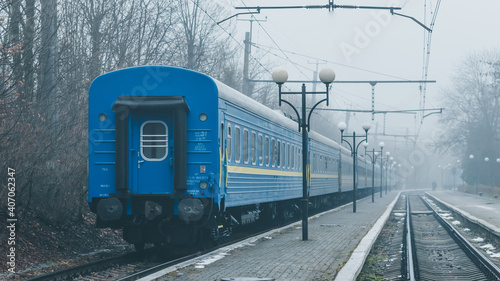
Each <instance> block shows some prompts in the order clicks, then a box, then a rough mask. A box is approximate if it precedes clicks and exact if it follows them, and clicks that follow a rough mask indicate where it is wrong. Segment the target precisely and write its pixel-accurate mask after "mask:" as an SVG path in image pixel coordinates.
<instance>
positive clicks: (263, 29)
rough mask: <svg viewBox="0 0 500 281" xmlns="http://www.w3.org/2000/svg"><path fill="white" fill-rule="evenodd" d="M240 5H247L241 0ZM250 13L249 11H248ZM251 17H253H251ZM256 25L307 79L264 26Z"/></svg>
mask: <svg viewBox="0 0 500 281" xmlns="http://www.w3.org/2000/svg"><path fill="white" fill-rule="evenodd" d="M241 3H243V5H244V6H245V7H247V5H246V4H245V2H244V1H243V0H241ZM248 11H249V12H250V10H248ZM252 16H253V15H252ZM257 24H258V25H259V26H260V28H261V29H262V31H264V33H265V34H266V35H267V37H269V39H271V41H272V42H273V44H274V45H276V47H277V48H278V49H279V50H280V51H281V53H282V54H283V55H284V56H285V57H286V58H287V60H288V61H290V62H291V63H292V65H293V66H294V67H295V68H296V69H297V70H298V71H299V72H300V73H301V74H302V75H304V77H307V75H306V74H305V73H304V72H303V71H302V70H301V69H300V68H299V67H298V66H297V64H296V63H295V62H293V61H292V60H291V59H290V58H289V57H288V55H287V54H286V53H285V52H284V51H283V49H281V47H280V46H279V45H278V43H277V42H276V41H275V40H274V38H273V37H272V36H271V35H270V34H269V32H267V30H266V29H265V28H264V26H263V25H262V24H261V23H260V22H259V21H257Z"/></svg>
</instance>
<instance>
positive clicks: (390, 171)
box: [386, 157, 396, 192]
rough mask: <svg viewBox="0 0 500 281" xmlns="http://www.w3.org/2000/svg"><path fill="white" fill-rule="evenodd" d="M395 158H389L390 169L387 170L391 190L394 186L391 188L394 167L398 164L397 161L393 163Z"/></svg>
mask: <svg viewBox="0 0 500 281" xmlns="http://www.w3.org/2000/svg"><path fill="white" fill-rule="evenodd" d="M393 160H394V157H391V158H389V164H390V166H389V170H388V171H387V172H388V173H389V192H391V191H392V188H391V176H392V167H393V166H395V165H396V161H394V163H391V162H392V161H393ZM386 177H387V176H386ZM386 181H387V179H386ZM386 185H387V184H386Z"/></svg>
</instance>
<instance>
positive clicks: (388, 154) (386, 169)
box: [380, 151, 391, 195]
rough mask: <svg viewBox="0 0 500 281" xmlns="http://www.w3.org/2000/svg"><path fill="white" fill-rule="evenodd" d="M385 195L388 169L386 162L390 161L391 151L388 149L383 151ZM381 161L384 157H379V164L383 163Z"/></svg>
mask: <svg viewBox="0 0 500 281" xmlns="http://www.w3.org/2000/svg"><path fill="white" fill-rule="evenodd" d="M385 156H386V157H385V158H386V159H385V195H387V172H388V171H389V170H388V167H387V164H389V161H390V158H389V156H391V153H390V152H389V151H387V152H386V153H385ZM383 161H384V158H381V159H380V164H381V165H383Z"/></svg>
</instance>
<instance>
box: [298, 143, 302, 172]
mask: <svg viewBox="0 0 500 281" xmlns="http://www.w3.org/2000/svg"><path fill="white" fill-rule="evenodd" d="M298 166H299V170H302V153H301V149H300V148H299V164H298Z"/></svg>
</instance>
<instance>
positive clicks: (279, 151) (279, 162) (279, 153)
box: [276, 140, 281, 168]
mask: <svg viewBox="0 0 500 281" xmlns="http://www.w3.org/2000/svg"><path fill="white" fill-rule="evenodd" d="M276 149H277V150H278V151H277V154H278V156H277V157H276V158H277V159H276V160H278V164H276V166H278V168H279V167H281V141H280V140H278V146H276Z"/></svg>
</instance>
